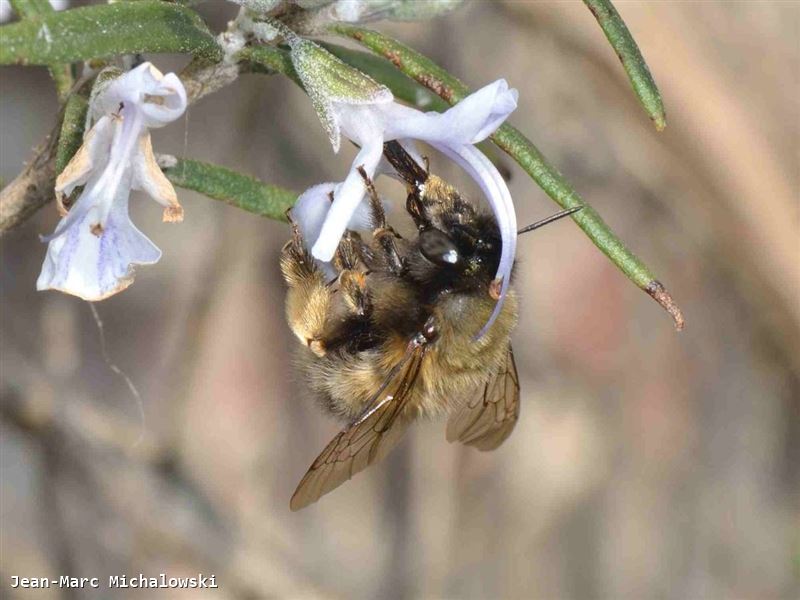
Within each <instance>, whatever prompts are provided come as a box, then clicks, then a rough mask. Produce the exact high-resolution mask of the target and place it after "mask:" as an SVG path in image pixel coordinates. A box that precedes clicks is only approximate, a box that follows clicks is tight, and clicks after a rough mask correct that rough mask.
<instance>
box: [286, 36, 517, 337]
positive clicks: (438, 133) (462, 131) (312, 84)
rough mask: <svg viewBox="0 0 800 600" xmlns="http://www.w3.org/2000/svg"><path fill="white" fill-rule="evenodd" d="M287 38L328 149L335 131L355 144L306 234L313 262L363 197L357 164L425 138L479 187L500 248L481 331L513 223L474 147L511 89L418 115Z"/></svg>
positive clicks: (510, 255) (511, 247)
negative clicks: (386, 147) (316, 223)
mask: <svg viewBox="0 0 800 600" xmlns="http://www.w3.org/2000/svg"><path fill="white" fill-rule="evenodd" d="M289 43H290V45H291V46H292V59H293V63H294V65H295V69H296V70H297V72H298V74H299V75H300V77H301V79H302V81H303V84H304V86H305V88H306V90H307V91H308V93H309V95H310V97H311V99H312V101H314V105H315V107H316V108H317V112H318V113H319V114H320V118H321V119H322V122H323V125H324V126H325V129H326V130H327V132H328V135H329V137H330V139H331V143H332V145H333V148H334V151H337V150H338V148H339V146H340V136H341V135H344V136H345V137H346V138H348V139H350V140H351V141H353V142H354V143H355V144H357V145H358V146H359V147H360V150H359V152H358V155H357V156H356V158H355V160H354V161H353V163H352V166H351V168H350V172H349V173H348V175H347V177H346V178H345V180H344V181H343V182H342V183H341V185H339V186H337V188H336V190H335V192H334V200H333V203H332V204H331V205H330V207H329V208H328V210H327V212H326V213H325V218H324V221H323V223H322V226H321V227H320V228H319V234H318V235H317V236H316V237H311V238H309V244H310V246H311V253H312V255H313V256H314V257H315V258H317V259H319V260H321V261H330V260H331V259H332V258H333V255H334V253H335V252H336V248H337V246H338V244H339V240H340V239H341V237H342V235H343V234H344V232H345V230H346V229H347V228H348V225H349V223H350V222H351V220H352V218H353V216H354V214H355V213H356V211H357V210H358V208H359V206H360V205H361V204H362V203H363V202H364V194H365V191H366V190H365V186H364V182H363V179H362V177H361V175H360V174H359V172H358V170H357V168H358V167H363V168H364V170H365V171H366V173H367V175H368V176H369V177H370V178H372V177H374V176H375V174H376V172H377V171H378V167H379V165H380V163H381V157H382V155H383V144H384V142H388V141H391V140H398V141H400V143H401V144H403V145H404V146H406V147H407V148H408V149H409V150H412V149H413V142H414V141H415V140H420V141H423V142H426V143H428V144H430V145H431V146H433V147H434V148H436V149H437V150H439V151H440V152H442V153H443V154H445V155H446V156H448V157H449V158H450V159H451V160H453V161H455V162H456V163H458V164H459V165H460V166H461V167H462V168H463V169H464V170H465V171H466V172H467V173H468V174H469V175H470V177H472V178H473V179H474V180H475V181H476V182H477V183H478V184H479V185H480V187H481V189H482V191H483V193H484V195H485V196H486V199H487V200H488V202H489V205H490V206H491V208H492V211H493V212H494V214H495V217H496V218H497V223H498V226H499V228H500V236H501V239H502V242H503V247H502V251H501V256H500V264H499V267H498V270H497V274H496V278H497V279H498V280H500V281H501V287H500V295H499V300H498V302H497V305H496V306H495V310H494V312H493V313H492V316H491V318H490V319H489V322H488V323H487V324H486V326H485V327H484V328H483V329H482V330H481V332H480V334H479V335H482V334H483V333H484V332H485V331H486V329H488V327H489V326H491V324H492V323H493V322H494V320H495V318H496V317H497V314H498V313H499V311H500V308H501V306H502V303H503V299H504V298H505V295H506V292H507V290H508V286H509V283H510V278H511V268H512V266H513V264H514V256H515V253H516V243H517V224H516V213H515V211H514V204H513V202H512V200H511V194H510V192H509V190H508V186H507V185H506V183H505V181H504V180H503V178H502V177H501V175H500V173H499V172H498V171H497V169H496V168H495V166H494V165H493V164H492V162H491V161H490V160H489V159H487V158H486V156H484V155H483V153H481V152H480V150H478V149H477V148H475V146H474V145H475V144H477V143H478V142H480V141H482V140H484V139H486V138H487V137H488V136H489V135H491V134H492V133H493V132H494V131H495V130H496V129H497V128H498V127H499V126H500V125H501V124H502V123H503V121H505V119H506V118H507V117H508V115H509V114H511V112H512V111H513V110H514V109H515V108H516V106H517V90H515V89H510V88H509V87H508V84H507V83H506V81H505V80H504V79H500V80H498V81H495V82H494V83H491V84H489V85H487V86H485V87H483V88H481V89H479V90H478V91H476V92H474V93H472V94H470V95H469V96H468V97H466V98H464V99H463V100H462V101H461V102H459V103H458V104H456V105H455V106H453V107H452V108H450V109H449V110H447V111H446V112H444V113H434V112H429V113H423V112H421V111H419V110H417V109H415V108H411V107H408V106H404V105H402V104H399V103H397V102H395V101H394V98H393V96H392V93H391V91H389V90H388V89H387V88H385V87H384V86H381V85H379V84H377V83H376V82H374V81H373V80H371V79H370V78H369V77H367V76H366V75H363V74H362V73H360V72H358V71H356V70H355V69H352V68H351V67H349V66H347V65H345V64H344V63H342V62H341V61H339V60H338V59H336V58H335V57H333V56H332V55H330V54H329V53H327V52H326V51H324V50H322V49H321V48H319V46H317V45H316V44H313V42H309V41H308V40H303V39H300V38H292V39H290V40H289ZM315 215H316V218H317V219H319V215H318V214H316V213H315ZM302 218H303V217H302V216H299V218H298V219H299V220H301V219H302ZM312 233H313V232H312Z"/></svg>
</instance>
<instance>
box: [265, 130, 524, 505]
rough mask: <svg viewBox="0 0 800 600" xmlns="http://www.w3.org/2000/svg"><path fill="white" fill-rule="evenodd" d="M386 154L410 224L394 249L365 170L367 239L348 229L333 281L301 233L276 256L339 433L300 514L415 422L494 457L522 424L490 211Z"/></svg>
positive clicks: (311, 368) (311, 478)
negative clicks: (429, 419)
mask: <svg viewBox="0 0 800 600" xmlns="http://www.w3.org/2000/svg"><path fill="white" fill-rule="evenodd" d="M384 155H385V157H386V158H387V159H388V161H389V162H390V163H391V165H392V166H393V167H394V169H395V171H396V172H397V174H398V175H399V177H400V178H401V179H402V180H403V181H404V182H405V184H406V187H407V190H408V198H407V201H406V210H407V211H408V213H409V214H410V215H411V218H412V219H413V220H414V223H415V224H416V227H417V235H416V238H415V239H403V238H402V237H400V236H399V235H398V234H397V233H396V232H395V231H394V230H393V229H392V228H391V227H389V226H388V225H387V223H386V217H385V214H384V210H383V206H382V205H381V202H380V200H379V198H378V195H377V193H376V191H375V188H374V187H373V185H372V182H371V181H369V180H368V178H367V177H366V174H364V173H362V175H363V176H364V179H365V184H366V187H367V191H368V196H369V200H370V208H371V214H372V221H373V224H374V230H373V231H372V236H371V239H370V241H369V242H367V241H364V240H363V239H362V238H361V236H360V235H358V234H357V233H356V232H350V231H349V232H347V233H346V235H345V236H344V238H343V239H342V241H341V243H340V244H339V248H338V250H337V253H336V256H335V258H334V263H333V264H334V267H335V269H336V272H337V273H336V277H335V278H334V279H333V280H330V277H329V276H328V275H327V274H326V273H325V272H323V270H321V269H320V267H319V266H318V264H316V263H315V261H314V260H313V259H312V257H311V255H310V254H309V252H308V250H307V249H306V246H305V244H304V243H303V239H302V236H301V234H300V232H299V228H298V227H297V226H294V227H293V235H292V239H291V240H290V241H289V242H288V243H287V244H286V245H285V246H284V248H283V250H282V253H281V270H282V272H283V276H284V278H285V280H286V283H287V284H288V288H289V289H288V294H287V299H286V313H287V318H288V322H289V326H290V327H291V329H292V331H293V332H294V334H295V335H296V336H297V337H298V338H299V339H300V340H301V342H302V343H303V345H304V346H305V348H304V349H303V351H302V358H301V363H302V366H301V368H302V372H303V374H304V376H305V378H306V380H307V381H308V382H309V385H310V387H311V389H312V390H313V392H314V393H315V394H316V395H317V396H318V397H319V399H320V401H321V403H322V404H323V405H324V406H325V407H326V408H327V409H328V410H329V411H330V412H332V413H333V414H335V415H337V416H339V417H341V418H343V419H344V420H346V421H347V423H348V425H347V426H346V427H345V428H344V429H343V430H342V431H341V432H340V433H339V434H338V435H337V436H336V437H335V438H334V439H333V440H332V441H331V442H330V443H329V444H328V446H327V447H326V448H325V450H323V452H322V453H321V454H320V455H319V457H318V458H317V459H316V460H315V461H314V463H313V464H312V465H311V467H310V468H309V470H308V472H307V473H306V475H305V477H303V479H302V481H301V482H300V484H299V485H298V487H297V490H296V491H295V493H294V495H293V497H292V500H291V504H290V506H291V509H292V510H298V509H300V508H303V507H305V506H307V505H309V504H311V503H313V502H315V501H316V500H318V499H319V498H320V497H321V496H323V495H324V494H327V493H328V492H330V491H331V490H333V489H335V488H336V487H338V486H339V485H341V484H342V483H343V482H345V481H346V480H348V479H349V478H350V477H352V476H353V475H354V474H355V473H357V472H359V471H361V470H363V469H365V468H366V467H367V466H369V465H370V464H372V463H374V462H376V461H378V460H380V459H381V458H383V457H384V456H385V455H386V454H387V453H388V452H389V451H390V450H391V449H392V448H393V447H394V446H395V445H396V444H397V443H398V441H399V440H400V439H401V437H402V435H403V433H404V432H405V430H406V428H407V427H408V426H409V424H410V423H411V422H412V421H414V420H415V419H417V418H419V417H421V416H435V415H439V414H442V413H447V414H450V418H449V421H448V424H447V439H448V440H449V441H451V442H452V441H460V442H462V443H465V444H468V445H471V446H475V447H476V448H478V449H480V450H492V449H494V448H497V447H498V446H499V445H500V444H501V443H502V442H503V441H504V440H505V439H506V438H507V437H508V436H509V435H510V434H511V431H512V430H513V428H514V425H515V424H516V421H517V418H518V416H519V379H518V377H517V371H516V367H515V365H514V356H513V353H512V350H511V345H510V341H509V336H510V334H511V331H512V329H513V328H514V326H515V324H516V322H517V298H516V295H515V293H514V291H513V289H511V290H510V291H509V293H508V295H507V296H506V299H505V303H504V304H503V306H502V309H501V310H500V313H499V315H498V316H497V318H496V319H495V321H494V323H493V324H492V326H491V327H490V328H489V329H488V331H487V332H486V333H485V334H484V335H483V336H481V337H480V338H476V333H477V332H478V331H480V330H481V327H482V326H483V325H484V324H485V323H486V322H487V319H489V317H490V315H491V314H492V311H493V309H494V307H495V304H496V301H497V294H498V290H497V282H496V281H494V279H493V278H494V274H495V272H496V271H497V267H498V262H499V260H500V253H501V239H500V233H499V230H498V226H497V222H496V220H495V218H494V216H493V215H492V214H491V213H488V212H483V211H481V210H479V209H478V208H477V207H476V206H475V205H473V204H472V203H471V202H469V201H468V200H467V199H466V198H464V197H463V196H462V195H461V194H460V193H459V192H458V191H457V190H456V189H455V188H454V187H453V186H451V185H450V184H448V183H446V182H445V181H443V180H442V179H441V178H439V177H437V176H436V175H433V174H431V173H429V172H428V169H427V167H425V168H423V167H422V166H420V165H419V164H418V163H417V162H416V161H415V160H414V159H413V158H412V157H411V156H410V155H409V154H408V153H407V152H406V151H405V150H404V149H403V148H402V146H400V144H398V143H397V142H389V143H387V144H386V145H385V147H384Z"/></svg>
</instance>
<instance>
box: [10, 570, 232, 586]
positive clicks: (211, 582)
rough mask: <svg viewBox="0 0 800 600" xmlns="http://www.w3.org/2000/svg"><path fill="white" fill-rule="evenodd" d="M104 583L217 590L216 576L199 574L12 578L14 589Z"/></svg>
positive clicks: (109, 584) (13, 576) (97, 584)
mask: <svg viewBox="0 0 800 600" xmlns="http://www.w3.org/2000/svg"><path fill="white" fill-rule="evenodd" d="M101 582H102V583H105V584H107V587H108V588H109V589H111V588H147V589H150V588H188V589H195V588H217V587H219V586H218V585H217V576H216V575H203V574H202V573H198V574H197V576H194V577H167V576H166V575H165V574H164V573H159V574H158V575H157V576H155V577H147V576H145V575H142V574H141V573H139V574H138V575H109V576H108V577H107V578H100V577H69V576H67V575H61V576H59V577H58V578H50V577H20V576H18V575H12V576H11V587H12V588H51V587H52V588H99V587H100V585H101Z"/></svg>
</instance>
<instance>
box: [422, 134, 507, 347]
mask: <svg viewBox="0 0 800 600" xmlns="http://www.w3.org/2000/svg"><path fill="white" fill-rule="evenodd" d="M434 147H435V148H436V149H437V150H439V151H440V152H442V153H443V154H446V155H447V156H449V157H450V158H451V159H453V160H454V161H455V162H457V163H458V164H459V165H460V166H461V167H462V168H463V169H464V170H465V171H466V172H467V173H468V174H469V175H470V177H472V178H473V179H474V180H475V181H476V182H477V183H478V184H479V185H480V186H481V189H482V190H483V193H484V194H485V195H486V199H487V200H488V202H489V206H491V208H492V212H493V213H494V215H495V218H496V219H497V225H498V227H499V229H500V238H501V239H502V242H503V248H502V250H501V253H500V263H499V265H498V267H497V274H496V275H495V278H496V279H497V280H499V281H500V282H501V286H500V293H499V296H498V299H497V304H495V307H494V310H493V311H492V314H491V316H490V317H489V320H488V321H487V322H486V323H485V324H484V326H483V327H482V328H481V330H480V331H479V332H478V334H477V336H476V338H479V337H482V336H483V335H484V334H485V333H486V332H487V331H488V330H489V328H490V327H491V326H492V324H493V323H494V321H495V319H496V318H497V315H498V314H500V310H501V308H502V307H503V303H504V301H505V297H506V293H507V292H508V287H509V285H510V283H511V270H512V268H513V266H514V258H515V256H516V251H517V216H516V212H515V210H514V202H513V200H512V199H511V192H509V190H508V186H507V185H506V182H505V180H504V179H503V177H502V176H501V175H500V173H499V172H498V171H497V168H496V167H495V166H494V165H493V164H492V161H490V160H489V159H488V158H486V156H484V154H483V153H482V152H481V151H480V150H478V149H477V148H475V147H474V146H471V145H465V146H461V147H460V148H459V147H455V148H454V147H448V146H444V145H436V144H434Z"/></svg>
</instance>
